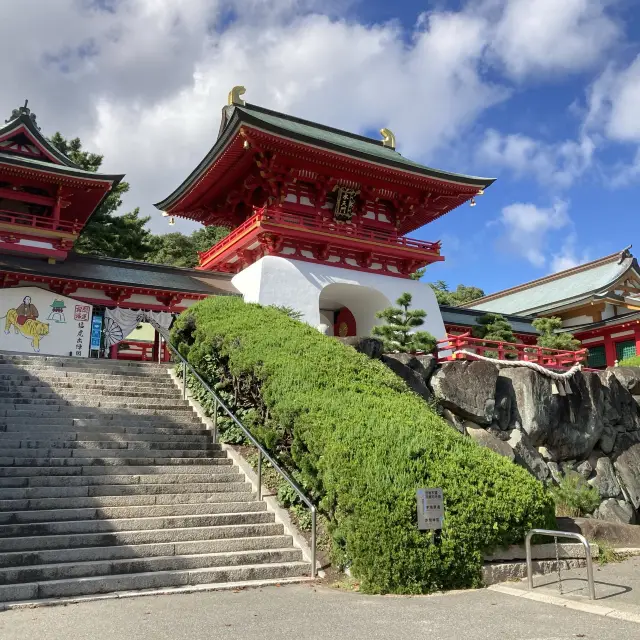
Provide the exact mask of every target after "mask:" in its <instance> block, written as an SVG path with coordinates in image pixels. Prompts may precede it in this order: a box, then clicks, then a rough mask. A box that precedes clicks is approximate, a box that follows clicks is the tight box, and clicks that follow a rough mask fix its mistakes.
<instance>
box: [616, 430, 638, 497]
mask: <svg viewBox="0 0 640 640" xmlns="http://www.w3.org/2000/svg"><path fill="white" fill-rule="evenodd" d="M616 453H617V457H616V459H615V462H614V463H613V465H614V467H615V469H616V471H617V474H618V478H619V479H620V482H621V483H622V488H623V490H624V493H625V495H626V496H627V498H628V499H629V501H630V502H631V503H632V504H633V506H634V508H636V509H640V437H638V434H637V433H634V434H630V433H621V434H620V435H618V439H617V440H616Z"/></svg>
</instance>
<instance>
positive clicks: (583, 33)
mask: <svg viewBox="0 0 640 640" xmlns="http://www.w3.org/2000/svg"><path fill="white" fill-rule="evenodd" d="M496 4H498V5H502V7H501V8H502V15H501V17H500V18H499V20H498V22H497V28H496V33H495V39H494V41H493V49H494V51H495V52H496V54H497V55H498V56H499V57H500V58H501V59H502V61H503V63H504V65H505V67H506V69H507V71H508V73H509V74H511V75H512V76H513V77H515V78H518V79H522V78H524V77H525V76H528V75H533V74H547V73H566V72H575V71H581V70H584V69H588V68H590V67H592V66H593V65H594V64H595V63H597V62H598V61H600V60H601V59H602V57H603V55H604V54H605V53H606V52H607V51H608V50H609V49H610V48H611V47H612V45H613V44H614V43H615V42H616V41H617V40H619V39H620V37H621V29H620V27H619V26H618V24H617V23H616V22H615V21H614V19H613V18H612V17H611V16H610V15H609V14H608V13H607V10H608V9H609V7H610V5H611V4H613V3H612V1H611V0H504V1H503V2H499V1H498V2H497V3H496V2H495V1H491V0H490V1H489V6H490V7H493V8H495V6H496Z"/></svg>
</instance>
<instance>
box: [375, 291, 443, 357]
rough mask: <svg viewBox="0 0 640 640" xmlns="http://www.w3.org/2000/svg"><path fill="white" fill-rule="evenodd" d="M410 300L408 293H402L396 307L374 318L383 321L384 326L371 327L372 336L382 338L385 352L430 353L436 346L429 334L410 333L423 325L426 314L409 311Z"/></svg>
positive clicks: (380, 312)
mask: <svg viewBox="0 0 640 640" xmlns="http://www.w3.org/2000/svg"><path fill="white" fill-rule="evenodd" d="M411 300H412V296H411V294H410V293H403V294H402V295H401V296H400V297H399V298H398V299H397V300H396V304H397V305H398V306H397V307H388V308H386V309H383V310H382V311H378V313H376V317H377V318H380V319H382V320H384V321H385V324H383V325H379V326H376V327H373V335H374V336H378V337H380V338H382V341H383V343H384V348H385V349H386V350H387V351H400V352H401V353H415V352H416V351H425V352H427V353H430V352H431V351H433V350H434V348H435V346H436V339H435V338H434V337H433V336H432V335H431V334H430V333H429V332H427V331H415V332H413V333H412V331H413V330H414V329H416V327H421V326H422V325H423V324H424V319H425V318H426V317H427V313H426V311H423V310H422V309H409V307H410V306H411Z"/></svg>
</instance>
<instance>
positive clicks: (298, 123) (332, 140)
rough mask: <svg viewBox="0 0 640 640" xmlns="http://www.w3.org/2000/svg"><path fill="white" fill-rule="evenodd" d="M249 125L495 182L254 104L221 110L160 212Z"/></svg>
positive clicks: (412, 167)
mask: <svg viewBox="0 0 640 640" xmlns="http://www.w3.org/2000/svg"><path fill="white" fill-rule="evenodd" d="M242 125H246V126H248V127H255V128H257V129H261V130H263V131H267V132H269V133H272V134H274V135H279V136H282V137H286V138H290V139H293V140H296V141H298V142H301V143H303V144H310V145H314V146H317V147H321V148H323V149H327V150H328V151H334V152H336V153H342V154H345V155H350V156H353V157H356V158H359V159H362V160H365V161H368V162H374V163H376V164H381V165H384V166H388V167H390V168H395V169H400V170H402V171H410V172H412V173H414V174H420V175H424V176H428V177H430V178H435V179H438V180H445V181H448V182H453V183H456V184H462V185H466V186H468V187H475V188H477V189H484V188H486V187H488V186H490V185H491V184H492V183H493V182H494V181H495V179H494V178H481V177H477V176H467V175H462V174H458V173H450V172H447V171H441V170H439V169H432V168H430V167H426V166H425V165H422V164H420V163H418V162H414V161H413V160H408V159H407V158H405V157H404V156H402V155H401V154H400V153H398V152H397V151H396V150H395V149H392V148H390V147H385V146H384V145H383V144H382V141H381V140H374V139H372V138H367V137H365V136H360V135H357V134H354V133H349V132H348V131H342V130H340V129H334V128H333V127H328V126H325V125H322V124H318V123H316V122H311V121H309V120H303V119H301V118H296V117H294V116H290V115H287V114H284V113H279V112H277V111H271V110H270V109H264V108H262V107H258V106H256V105H252V104H245V105H244V106H242V107H240V106H227V107H224V108H223V110H222V123H221V127H220V132H219V134H218V139H217V140H216V143H215V144H214V146H213V147H212V148H211V150H210V151H209V153H207V155H206V156H205V157H204V158H203V160H202V161H201V162H200V164H198V166H197V167H196V168H195V169H194V170H193V171H192V172H191V174H190V175H189V176H188V177H187V178H186V179H185V180H184V181H183V182H182V184H181V185H180V186H179V187H178V188H177V189H176V190H175V191H174V192H173V193H172V194H171V195H169V196H168V197H167V198H165V199H164V200H162V201H160V202H158V203H156V205H155V206H156V207H157V208H158V209H160V210H167V209H170V208H171V207H172V206H173V205H174V204H175V203H176V202H178V201H179V200H180V199H181V198H182V196H183V195H184V194H185V193H187V192H188V191H189V189H190V187H191V185H193V184H194V183H195V182H196V181H197V180H198V179H199V178H200V176H202V175H203V174H204V173H205V172H206V170H207V169H208V168H209V167H210V166H211V164H212V163H213V162H214V161H215V160H216V159H217V158H218V157H220V155H221V154H222V153H223V152H224V150H225V148H226V146H227V144H228V143H229V141H230V140H231V138H232V137H233V136H234V135H235V134H236V132H237V131H238V129H239V128H240V127H241V126H242Z"/></svg>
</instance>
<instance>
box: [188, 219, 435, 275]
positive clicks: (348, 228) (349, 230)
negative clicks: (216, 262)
mask: <svg viewBox="0 0 640 640" xmlns="http://www.w3.org/2000/svg"><path fill="white" fill-rule="evenodd" d="M260 222H273V223H276V224H287V225H291V226H295V227H300V229H311V230H316V231H324V232H327V233H331V234H334V235H336V236H346V237H349V238H357V239H360V240H370V241H372V242H384V243H387V244H393V245H396V246H400V247H408V248H410V249H418V250H419V251H430V252H432V253H435V254H437V255H440V247H441V245H440V242H427V241H424V240H414V239H413V238H405V237H404V236H398V235H397V234H396V233H395V232H393V231H385V230H383V229H367V228H364V227H360V226H357V227H356V226H355V225H348V224H338V223H336V222H327V221H325V220H322V219H321V218H319V217H314V216H310V215H309V216H305V215H302V214H297V213H287V212H285V211H279V210H277V209H260V210H259V211H258V212H257V213H255V214H254V215H253V216H251V217H250V218H247V219H246V220H245V221H244V222H243V223H242V224H241V225H240V226H239V227H236V228H235V229H234V230H233V231H232V232H231V233H230V234H229V235H228V236H226V237H224V238H223V239H222V240H220V242H218V243H217V244H215V245H213V247H211V249H208V250H207V251H204V252H202V253H200V254H199V255H200V264H204V263H206V262H207V260H208V259H209V258H210V257H211V256H213V255H216V254H218V253H220V251H222V250H223V249H224V248H225V247H227V246H229V245H232V244H234V242H235V241H236V239H237V238H238V237H239V236H241V235H242V234H243V233H245V232H246V230H247V229H249V228H251V227H253V226H255V225H256V224H259V223H260Z"/></svg>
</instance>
